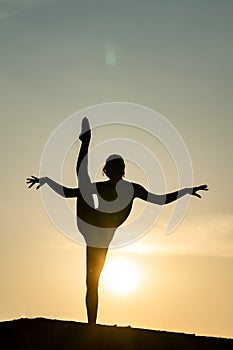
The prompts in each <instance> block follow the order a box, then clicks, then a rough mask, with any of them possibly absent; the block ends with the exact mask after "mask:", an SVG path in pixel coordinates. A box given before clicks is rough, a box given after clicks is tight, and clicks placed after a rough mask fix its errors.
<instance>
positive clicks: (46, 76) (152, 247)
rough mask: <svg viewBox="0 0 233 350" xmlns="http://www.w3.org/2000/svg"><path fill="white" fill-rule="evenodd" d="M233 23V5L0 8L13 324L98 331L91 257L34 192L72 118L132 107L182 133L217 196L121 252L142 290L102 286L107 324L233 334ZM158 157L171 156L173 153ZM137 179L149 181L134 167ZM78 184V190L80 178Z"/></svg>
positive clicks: (6, 301)
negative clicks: (31, 321) (89, 320)
mask: <svg viewBox="0 0 233 350" xmlns="http://www.w3.org/2000/svg"><path fill="white" fill-rule="evenodd" d="M232 12H233V5H232V3H231V2H229V1H227V0H224V1H223V2H221V3H220V2H219V1H215V0H214V1H205V2H204V3H203V1H199V0H198V1H195V2H193V4H192V5H190V4H188V3H187V2H186V1H182V0H175V1H174V0H173V1H167V2H166V3H165V2H162V1H154V2H151V1H145V2H143V4H140V3H139V2H135V1H130V0H128V1H118V2H111V1H110V2H109V1H108V2H107V1H104V0H101V1H100V2H98V5H97V3H95V4H94V3H93V2H91V1H85V2H84V1H72V0H68V1H63V0H59V1H55V0H54V1H52V0H51V1H49V2H46V1H37V2H35V1H29V0H27V1H23V0H19V1H2V2H1V3H0V44H1V62H0V70H1V81H0V99H1V131H0V132H1V138H0V140H1V162H2V163H1V187H0V191H1V200H0V208H1V231H0V232H1V234H0V276H1V281H2V283H1V290H0V302H1V313H0V319H1V320H6V319H13V318H19V317H21V316H23V315H24V316H26V317H36V316H44V317H50V318H61V319H71V320H77V321H81V322H86V314H85V305H84V294H85V283H84V282H85V270H84V268H85V250H84V248H83V247H81V246H79V245H77V244H75V243H73V242H71V241H70V240H68V239H67V238H65V237H64V236H63V235H62V234H61V233H60V232H58V231H57V230H56V228H55V227H54V226H53V224H52V223H51V222H50V220H49V217H48V216H47V214H46V213H45V210H44V207H43V204H42V201H41V197H40V195H39V193H38V192H36V191H34V190H31V191H29V190H27V188H26V186H25V183H24V182H25V178H26V177H27V176H30V175H32V174H35V175H36V174H38V173H39V163H40V158H41V154H42V150H43V148H44V145H45V143H46V142H47V140H48V138H49V136H50V134H51V133H52V132H53V130H54V129H55V128H56V127H57V126H58V125H59V124H60V123H61V122H62V121H63V120H65V119H66V118H67V117H68V116H70V115H71V114H73V113H75V112H77V111H78V110H81V109H82V108H86V107H88V106H91V105H95V104H98V103H103V102H110V101H125V102H131V103H137V104H141V105H144V106H148V107H149V108H152V109H155V110H157V111H158V112H160V113H161V114H162V115H163V116H165V117H166V118H167V119H168V120H169V121H170V122H171V123H172V124H173V125H174V126H175V127H176V128H177V130H178V131H179V133H180V134H181V135H182V137H183V139H184V141H185V143H186V145H187V147H188V150H189V152H190V155H191V159H192V162H193V169H194V180H195V181H194V182H195V183H197V184H199V183H208V185H209V187H210V189H211V191H209V192H208V193H205V194H204V195H203V199H202V200H198V199H196V198H193V200H192V202H191V205H190V207H189V210H188V213H187V215H186V216H185V218H184V220H183V222H182V224H181V225H180V226H179V227H178V229H177V230H176V231H175V232H174V233H173V234H172V235H169V236H168V235H166V234H165V233H164V227H165V225H166V220H167V217H168V215H169V213H170V212H171V208H172V206H170V207H169V208H166V210H165V212H164V213H163V216H162V217H161V219H160V221H159V222H158V223H157V224H156V225H155V227H154V228H153V229H152V230H151V232H149V233H148V234H147V235H146V236H144V237H143V238H142V239H141V240H139V241H137V242H136V243H135V244H134V245H130V246H127V247H125V248H122V249H115V250H111V251H110V254H109V256H108V261H109V262H110V261H111V259H113V258H114V257H115V256H122V257H125V258H127V259H130V260H131V262H132V263H133V262H134V261H135V262H136V264H137V265H138V266H140V271H141V272H140V274H139V275H140V276H141V277H140V278H141V284H140V285H139V287H138V288H136V289H135V290H133V291H132V292H131V293H129V294H127V295H124V296H122V295H121V296H120V295H117V294H113V293H112V292H110V291H109V290H108V289H107V287H106V286H105V283H104V281H102V282H101V284H100V309H99V318H98V321H99V322H100V323H104V324H118V325H131V326H134V327H143V328H152V329H164V330H174V331H180V332H191V333H197V334H205V335H217V336H227V337H233V333H232V329H233V327H232V326H233V316H232V315H233V302H232V297H231V296H232V294H233V280H232V279H233V277H232V276H233V274H232V271H233V235H232V234H233V218H232V209H233V202H232V196H231V190H230V189H231V186H232V183H231V182H232V135H231V132H232V127H233V125H232V117H231V115H232V107H233V105H232V89H233V83H232V61H233V60H232V58H233V57H232V48H233V45H232ZM77 132H78V131H77ZM100 136H101V135H98V137H100ZM103 139H104V136H103ZM144 141H145V145H149V144H150V141H149V140H148V139H147V138H144ZM94 142H95V140H93V144H94ZM155 153H156V154H158V155H159V156H161V159H164V158H163V150H162V149H160V148H159V145H158V148H156V150H155ZM73 159H74V157H73V156H72V154H71V155H70V160H71V161H72V160H73ZM170 165H171V163H169V162H168V161H164V164H163V166H164V171H165V173H166V174H167V178H166V179H167V183H168V190H169V191H170V190H173V189H175V188H174V186H175V185H176V182H175V181H174V178H173V176H172V173H171V167H170ZM67 166H68V165H67ZM71 169H74V165H73V164H71ZM67 170H69V169H67ZM48 175H49V174H48ZM126 175H128V177H129V178H130V179H132V177H133V176H134V175H135V172H132V168H130V164H128V174H127V173H126ZM154 176H155V181H156V174H154ZM64 180H65V181H67V182H66V184H67V185H71V186H72V185H73V184H74V183H75V177H74V176H73V175H72V174H70V175H67V174H64ZM141 180H142V178H141V175H139V176H138V178H137V179H135V181H138V182H140V181H141ZM138 205H139V204H138ZM71 206H72V204H71Z"/></svg>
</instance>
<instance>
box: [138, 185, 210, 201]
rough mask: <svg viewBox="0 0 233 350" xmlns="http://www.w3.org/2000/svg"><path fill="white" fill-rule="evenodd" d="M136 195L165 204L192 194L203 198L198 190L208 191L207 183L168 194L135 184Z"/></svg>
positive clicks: (145, 199)
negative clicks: (153, 191)
mask: <svg viewBox="0 0 233 350" xmlns="http://www.w3.org/2000/svg"><path fill="white" fill-rule="evenodd" d="M134 191H135V197H137V198H140V199H142V200H144V201H147V202H149V203H153V204H158V205H164V204H168V203H171V202H174V201H176V200H177V199H179V198H181V197H183V196H185V195H186V194H190V195H192V196H195V197H198V198H201V196H200V194H199V193H197V192H198V191H208V187H207V185H201V186H197V187H189V188H183V189H181V190H178V191H175V192H171V193H166V194H155V193H151V192H148V191H147V190H146V189H145V188H144V187H142V186H141V185H138V184H134Z"/></svg>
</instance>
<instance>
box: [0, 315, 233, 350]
mask: <svg viewBox="0 0 233 350" xmlns="http://www.w3.org/2000/svg"><path fill="white" fill-rule="evenodd" d="M0 342H1V343H0V347H1V350H8V349H30V350H37V349H41V350H47V349H49V350H53V349H65V350H71V349H75V350H86V349H87V350H89V349H95V350H105V349H106V350H119V349H122V350H132V349H133V350H138V349H145V350H150V349H154V350H165V349H167V350H173V349H174V350H183V349H185V350H187V349H188V350H194V349H195V350H196V349H198V350H219V349H221V350H230V349H233V339H225V338H214V337H203V336H196V335H195V334H184V333H172V332H165V331H153V330H146V329H136V328H131V327H116V326H104V325H90V324H88V323H78V322H72V321H58V320H50V319H44V318H34V319H19V320H14V321H6V322H0Z"/></svg>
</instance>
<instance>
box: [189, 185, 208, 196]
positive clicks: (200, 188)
mask: <svg viewBox="0 0 233 350" xmlns="http://www.w3.org/2000/svg"><path fill="white" fill-rule="evenodd" d="M189 190H190V194H191V195H193V196H196V197H198V198H201V195H200V194H199V193H197V192H198V191H208V190H209V189H208V186H207V185H200V186H197V187H193V188H190V189H189Z"/></svg>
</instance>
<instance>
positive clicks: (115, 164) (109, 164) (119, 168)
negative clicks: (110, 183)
mask: <svg viewBox="0 0 233 350" xmlns="http://www.w3.org/2000/svg"><path fill="white" fill-rule="evenodd" d="M103 172H104V174H105V175H106V176H107V177H109V179H110V180H120V179H121V178H122V177H123V176H124V175H125V162H124V159H123V158H122V157H121V156H120V155H119V154H111V155H110V156H109V157H108V158H107V159H106V163H105V166H104V168H103Z"/></svg>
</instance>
